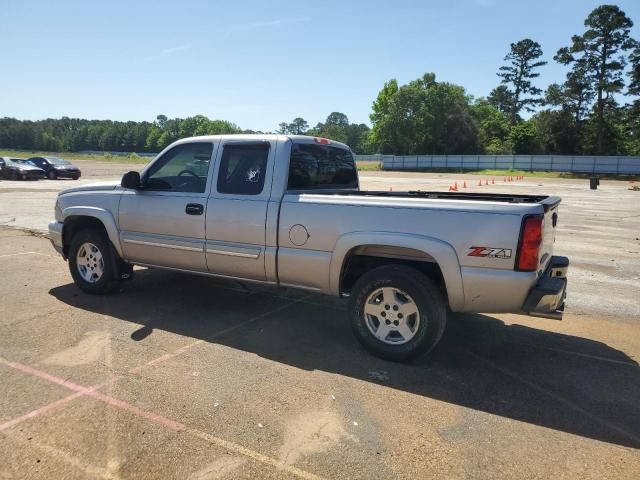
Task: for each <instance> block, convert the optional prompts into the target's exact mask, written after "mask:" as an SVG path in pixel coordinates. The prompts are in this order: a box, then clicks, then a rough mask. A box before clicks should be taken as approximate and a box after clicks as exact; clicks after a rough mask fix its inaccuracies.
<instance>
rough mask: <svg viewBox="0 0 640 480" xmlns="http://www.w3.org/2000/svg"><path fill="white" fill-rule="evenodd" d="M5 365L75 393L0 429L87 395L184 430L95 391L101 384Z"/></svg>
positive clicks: (19, 365)
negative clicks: (73, 380) (91, 385)
mask: <svg viewBox="0 0 640 480" xmlns="http://www.w3.org/2000/svg"><path fill="white" fill-rule="evenodd" d="M5 365H7V366H8V367H11V368H14V369H16V370H19V371H21V372H24V373H27V374H29V375H33V376H35V377H38V378H42V379H43V380H47V381H48V382H51V383H55V384H57V385H61V386H63V387H65V388H68V389H69V390H74V391H75V392H76V393H75V394H73V395H70V396H68V397H65V398H62V399H60V400H58V401H56V402H53V403H50V404H48V405H45V406H44V407H40V408H38V409H36V410H33V411H32V412H29V413H27V414H26V415H23V416H22V417H18V418H15V419H13V420H9V421H8V422H5V423H4V424H2V425H0V431H2V430H5V429H7V428H9V427H11V426H13V425H16V424H17V423H19V422H21V421H23V420H26V419H28V418H33V417H35V416H38V415H40V414H42V413H44V412H47V411H49V410H52V409H53V408H55V407H57V406H59V405H61V404H63V403H66V402H68V401H70V400H73V399H74V398H77V397H80V396H83V395H86V396H89V397H91V398H94V399H96V400H100V401H101V402H104V403H106V404H108V405H111V406H113V407H116V408H119V409H121V410H125V411H127V412H129V413H131V414H133V415H137V416H139V417H143V418H146V419H147V420H151V421H152V422H154V423H157V424H159V425H162V426H164V427H167V428H169V429H171V430H175V431H180V430H184V428H185V426H184V425H183V424H182V423H180V422H175V421H173V420H169V419H168V418H165V417H163V416H162V415H158V414H156V413H153V412H148V411H146V410H142V409H141V408H138V407H136V406H134V405H131V404H130V403H127V402H124V401H122V400H117V399H115V398H113V397H110V396H108V395H105V394H104V393H100V392H97V391H96V388H98V387H99V386H101V385H96V386H94V387H83V386H82V385H78V384H77V383H73V382H69V381H68V380H65V379H63V378H60V377H56V376H55V375H51V374H49V373H46V372H43V371H41V370H37V369H35V368H33V367H29V366H27V365H23V364H21V363H17V362H6V363H5Z"/></svg>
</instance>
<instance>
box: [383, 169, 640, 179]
mask: <svg viewBox="0 0 640 480" xmlns="http://www.w3.org/2000/svg"><path fill="white" fill-rule="evenodd" d="M385 171H387V172H390V171H394V172H418V173H429V172H430V173H459V174H460V173H464V174H468V175H480V176H484V177H509V176H511V177H515V176H518V175H523V176H525V177H539V178H569V179H587V178H589V177H591V176H592V175H593V174H592V173H577V172H529V171H527V170H515V169H497V170H494V169H485V170H466V169H459V168H458V169H443V168H430V169H426V170H404V169H403V170H385ZM596 175H597V177H598V178H600V179H603V180H636V181H637V180H639V179H640V175H623V174H615V173H597V174H596Z"/></svg>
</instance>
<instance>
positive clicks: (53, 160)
mask: <svg viewBox="0 0 640 480" xmlns="http://www.w3.org/2000/svg"><path fill="white" fill-rule="evenodd" d="M45 158H46V159H47V160H48V161H49V163H53V164H54V165H71V163H70V162H67V161H66V160H63V159H61V158H58V157H45Z"/></svg>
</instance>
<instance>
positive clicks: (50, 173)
mask: <svg viewBox="0 0 640 480" xmlns="http://www.w3.org/2000/svg"><path fill="white" fill-rule="evenodd" d="M47 177H49V180H57V179H58V175H57V174H56V172H54V171H53V170H49V173H48V174H47Z"/></svg>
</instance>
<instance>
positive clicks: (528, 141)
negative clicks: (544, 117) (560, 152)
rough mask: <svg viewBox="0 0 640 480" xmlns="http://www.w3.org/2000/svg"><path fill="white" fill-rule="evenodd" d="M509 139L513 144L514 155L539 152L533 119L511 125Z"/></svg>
mask: <svg viewBox="0 0 640 480" xmlns="http://www.w3.org/2000/svg"><path fill="white" fill-rule="evenodd" d="M509 141H510V142H511V145H512V146H513V153H514V154H515V155H533V154H536V153H540V144H539V141H538V132H537V130H536V125H535V123H534V121H533V120H527V121H526V122H520V123H518V124H517V125H512V126H511V130H510V132H509Z"/></svg>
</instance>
